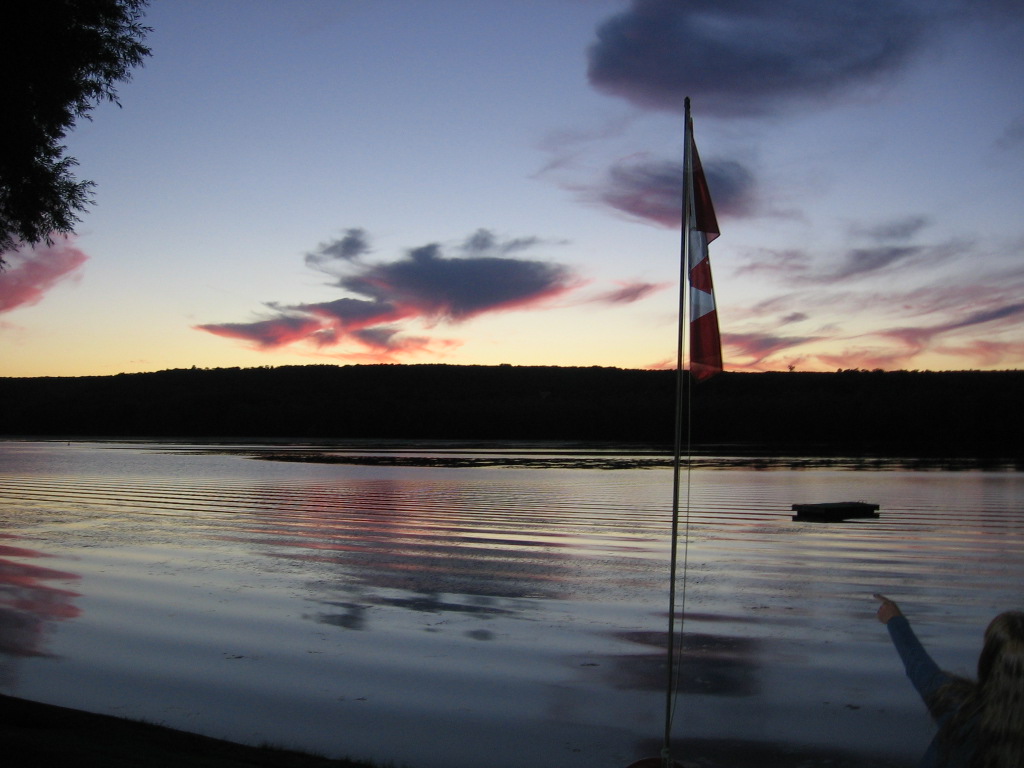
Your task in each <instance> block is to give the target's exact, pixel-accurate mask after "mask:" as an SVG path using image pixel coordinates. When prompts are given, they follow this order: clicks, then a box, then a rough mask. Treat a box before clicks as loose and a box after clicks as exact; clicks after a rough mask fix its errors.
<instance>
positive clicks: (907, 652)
mask: <svg viewBox="0 0 1024 768" xmlns="http://www.w3.org/2000/svg"><path fill="white" fill-rule="evenodd" d="M885 628H886V629H888V630H889V637H891V638H892V643H893V645H895V646H896V650H897V652H898V653H899V654H900V658H901V659H902V660H903V667H904V668H905V669H906V671H907V677H909V678H910V682H912V683H913V684H914V688H916V689H917V692H918V693H919V694H921V698H922V699H924V702H925V704H928V703H929V700H930V699H931V696H932V694H934V693H935V692H936V691H937V690H938V689H939V688H941V687H942V686H943V685H945V684H946V683H948V682H949V681H950V680H951V678H950V677H949V675H947V674H946V673H945V672H943V671H942V670H941V669H939V666H938V664H936V663H935V662H934V661H932V657H931V656H929V655H928V652H927V651H925V649H924V646H923V645H921V641H920V640H918V639H917V635H915V634H914V630H912V629H911V628H910V622H909V621H907V617H906V616H894V617H893V618H891V619H889V621H888V622H887V623H886V625H885Z"/></svg>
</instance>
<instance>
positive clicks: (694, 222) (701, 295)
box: [686, 125, 722, 381]
mask: <svg viewBox="0 0 1024 768" xmlns="http://www.w3.org/2000/svg"><path fill="white" fill-rule="evenodd" d="M689 133H690V147H689V149H690V151H689V153H688V160H689V168H688V170H692V173H689V172H688V173H687V174H686V179H687V187H688V191H689V197H690V204H689V205H688V206H687V222H686V228H687V236H688V238H689V245H690V247H689V264H688V265H687V271H688V274H689V278H690V373H691V375H692V376H693V377H694V378H695V379H697V381H703V380H704V379H707V378H710V377H711V376H714V375H715V374H716V373H718V372H719V371H721V370H722V340H721V337H720V335H719V333H718V310H717V309H716V308H715V290H714V286H713V284H712V282H711V262H710V261H708V243H710V242H711V241H712V240H714V239H715V238H716V237H718V235H719V234H720V233H719V231H718V219H717V218H715V207H714V206H713V205H712V204H711V194H710V193H709V192H708V183H707V179H705V178H704V169H703V168H702V167H701V164H700V156H699V155H698V154H697V144H696V143H695V142H694V140H693V128H692V125H691V127H690V131H689Z"/></svg>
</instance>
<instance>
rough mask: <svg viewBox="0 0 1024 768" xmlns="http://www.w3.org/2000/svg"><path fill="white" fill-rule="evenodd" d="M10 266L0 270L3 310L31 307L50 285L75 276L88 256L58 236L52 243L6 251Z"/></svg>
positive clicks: (0, 302) (0, 298) (0, 307)
mask: <svg viewBox="0 0 1024 768" xmlns="http://www.w3.org/2000/svg"><path fill="white" fill-rule="evenodd" d="M4 258H5V259H6V260H7V267H6V268H5V269H4V271H2V272H0V312H10V311H11V310H13V309H17V308H18V307H29V306H32V305H33V304H37V303H39V302H40V301H42V299H43V297H44V296H45V295H46V294H47V292H49V290H50V289H51V288H53V287H54V286H56V285H57V284H58V283H60V282H61V281H63V280H65V279H68V278H70V277H72V276H74V275H73V273H74V272H75V270H77V269H78V268H79V267H80V266H82V264H84V263H85V262H86V260H87V259H88V258H89V257H88V256H86V255H85V254H84V253H83V252H82V251H81V250H79V249H78V248H75V247H74V246H72V245H71V239H70V238H67V237H57V238H55V239H54V241H53V244H52V245H39V246H35V247H30V246H22V247H21V248H19V249H18V250H16V251H14V252H13V253H10V254H5V257H4Z"/></svg>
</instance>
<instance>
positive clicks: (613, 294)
mask: <svg viewBox="0 0 1024 768" xmlns="http://www.w3.org/2000/svg"><path fill="white" fill-rule="evenodd" d="M668 287H669V283H645V282H636V283H626V284H623V285H621V286H620V287H618V288H615V289H614V290H611V291H607V292H606V293H601V294H599V295H597V296H595V297H594V298H593V299H591V301H593V302H596V303H601V304H632V303H633V302H634V301H640V300H641V299H646V298H647V297H648V296H650V295H651V294H652V293H656V292H658V291H661V290H664V289H665V288H668Z"/></svg>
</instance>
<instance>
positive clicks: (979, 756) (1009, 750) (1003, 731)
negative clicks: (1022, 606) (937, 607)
mask: <svg viewBox="0 0 1024 768" xmlns="http://www.w3.org/2000/svg"><path fill="white" fill-rule="evenodd" d="M953 707H955V708H956V711H955V712H954V714H953V716H952V717H951V718H950V719H949V720H948V721H947V722H946V723H945V724H944V725H943V727H942V729H941V731H940V735H941V742H940V743H941V744H942V745H943V751H944V752H945V753H946V755H947V757H948V756H949V754H950V753H951V752H953V751H956V752H957V753H959V754H963V748H962V742H963V741H964V740H965V739H966V740H968V741H970V742H973V749H972V750H971V752H972V755H971V760H970V765H971V768H1021V766H1024V611H1007V612H1006V613H1001V614H999V615H998V616H996V617H995V618H994V619H993V620H992V621H991V623H990V624H989V625H988V628H987V629H986V630H985V645H984V647H983V648H982V651H981V655H980V656H979V657H978V681H977V682H971V681H968V680H963V679H954V680H953V681H952V682H951V683H949V684H947V685H945V686H943V688H942V689H940V691H939V692H938V694H937V696H936V701H935V702H934V703H933V706H932V710H933V712H934V713H935V714H937V715H939V714H942V712H943V711H948V710H949V709H951V708H953ZM958 746H959V747H960V748H959V749H958V748H957V747H958ZM940 762H941V760H940Z"/></svg>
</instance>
